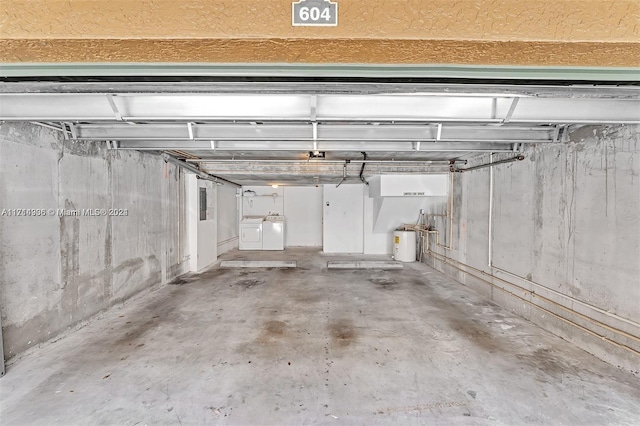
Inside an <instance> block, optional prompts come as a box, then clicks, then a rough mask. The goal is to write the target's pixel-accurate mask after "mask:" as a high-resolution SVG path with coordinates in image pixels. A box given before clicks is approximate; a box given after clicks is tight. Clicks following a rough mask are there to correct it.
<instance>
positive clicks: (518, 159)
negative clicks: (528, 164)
mask: <svg viewBox="0 0 640 426" xmlns="http://www.w3.org/2000/svg"><path fill="white" fill-rule="evenodd" d="M522 160H524V155H522V154H520V155H516V156H515V157H511V158H506V159H504V160H499V161H493V162H491V163H486V164H480V165H477V166H473V167H469V168H467V169H456V168H455V167H454V166H453V164H452V165H451V167H450V168H449V170H450V171H451V172H452V173H463V172H470V171H471V170H478V169H484V168H485V167H492V166H497V165H498V164H504V163H513V162H514V161H522Z"/></svg>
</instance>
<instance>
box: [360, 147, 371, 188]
mask: <svg viewBox="0 0 640 426" xmlns="http://www.w3.org/2000/svg"><path fill="white" fill-rule="evenodd" d="M362 156H363V157H364V158H363V159H362V167H360V180H361V181H362V183H364V184H365V185H367V186H369V182H367V180H366V179H365V178H364V167H365V166H366V165H367V153H366V152H363V153H362Z"/></svg>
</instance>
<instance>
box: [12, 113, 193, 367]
mask: <svg viewBox="0 0 640 426" xmlns="http://www.w3.org/2000/svg"><path fill="white" fill-rule="evenodd" d="M179 185H180V177H179V172H178V170H177V169H176V168H175V166H172V165H171V164H166V163H165V162H164V161H163V160H162V159H161V158H159V157H157V156H155V155H151V154H142V153H139V152H133V151H117V150H107V149H106V146H105V144H101V143H85V142H74V141H69V140H64V138H63V137H62V134H61V133H59V132H57V131H55V130H49V129H46V128H43V127H40V126H36V125H33V124H29V123H10V122H6V123H3V124H2V125H0V212H2V211H3V209H44V210H47V211H48V210H49V209H53V210H57V209H66V210H69V211H72V210H82V209H106V210H108V209H126V214H125V213H124V211H123V212H121V213H122V214H123V215H122V216H103V215H99V216H82V215H81V216H59V215H57V214H51V212H47V213H46V214H45V215H44V216H35V217H33V216H31V217H29V216H11V215H7V214H5V215H3V216H0V313H1V315H2V336H3V340H4V352H5V358H7V359H9V358H12V357H14V356H15V355H16V354H19V353H21V352H23V351H24V350H26V349H28V348H30V347H32V346H34V345H37V344H39V343H41V342H43V341H47V340H49V339H51V338H53V337H54V336H56V335H57V334H59V333H60V332H62V331H64V330H66V329H67V328H69V327H71V326H73V325H74V324H77V323H79V322H81V321H83V320H86V319H87V318H89V317H91V316H93V315H95V314H96V313H98V312H100V311H102V310H105V309H107V308H109V307H110V306H112V305H114V304H115V303H119V302H122V301H124V300H126V299H128V298H130V297H131V296H132V295H134V294H136V293H138V292H140V291H141V290H143V289H145V288H148V287H150V286H152V285H154V284H158V283H164V282H167V281H169V280H171V279H172V278H174V277H176V276H177V275H179V274H181V273H182V272H183V259H181V258H180V254H179V251H180V250H179V244H180V243H179V240H178V238H179V230H178V227H179V208H180V206H179V205H178V204H179V203H178V196H177V194H178V188H179ZM5 213H6V212H5ZM56 213H57V212H56Z"/></svg>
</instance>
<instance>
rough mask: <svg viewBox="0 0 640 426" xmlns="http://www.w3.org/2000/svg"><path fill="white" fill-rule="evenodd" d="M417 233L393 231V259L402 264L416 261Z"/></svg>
mask: <svg viewBox="0 0 640 426" xmlns="http://www.w3.org/2000/svg"><path fill="white" fill-rule="evenodd" d="M416 244H417V243H416V233H415V231H402V230H398V231H393V258H394V259H395V260H398V261H400V262H415V261H416Z"/></svg>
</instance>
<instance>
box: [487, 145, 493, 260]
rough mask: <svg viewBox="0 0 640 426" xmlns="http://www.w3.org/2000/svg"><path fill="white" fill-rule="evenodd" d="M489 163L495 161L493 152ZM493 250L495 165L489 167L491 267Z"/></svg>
mask: <svg viewBox="0 0 640 426" xmlns="http://www.w3.org/2000/svg"><path fill="white" fill-rule="evenodd" d="M489 163H493V152H492V153H491V154H489ZM492 250H493V167H489V231H488V242H487V259H488V263H487V264H488V266H489V268H491V264H492V263H493V259H492V256H491V252H492Z"/></svg>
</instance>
